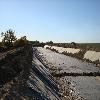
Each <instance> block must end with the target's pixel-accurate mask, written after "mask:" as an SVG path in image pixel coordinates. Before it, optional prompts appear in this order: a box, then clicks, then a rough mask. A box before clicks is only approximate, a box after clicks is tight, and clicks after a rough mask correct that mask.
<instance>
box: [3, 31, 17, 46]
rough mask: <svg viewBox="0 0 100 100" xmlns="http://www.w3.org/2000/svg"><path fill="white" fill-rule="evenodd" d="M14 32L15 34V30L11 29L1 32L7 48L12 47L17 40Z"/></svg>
mask: <svg viewBox="0 0 100 100" xmlns="http://www.w3.org/2000/svg"><path fill="white" fill-rule="evenodd" d="M14 34H15V32H14V31H12V30H11V29H9V30H8V31H6V32H2V33H1V37H3V39H2V43H3V45H4V46H6V47H7V48H9V47H12V46H13V42H14V41H16V40H17V38H16V36H15V35H14Z"/></svg>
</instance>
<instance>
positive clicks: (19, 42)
mask: <svg viewBox="0 0 100 100" xmlns="http://www.w3.org/2000/svg"><path fill="white" fill-rule="evenodd" d="M27 44H28V40H27V39H26V36H24V37H21V38H20V39H18V40H16V41H15V42H14V47H22V46H26V45H27Z"/></svg>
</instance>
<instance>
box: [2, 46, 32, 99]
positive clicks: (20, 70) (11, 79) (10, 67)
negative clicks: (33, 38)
mask: <svg viewBox="0 0 100 100" xmlns="http://www.w3.org/2000/svg"><path fill="white" fill-rule="evenodd" d="M32 53H33V52H32V47H31V45H27V46H26V47H21V48H17V49H14V50H10V51H7V52H5V53H2V54H0V100H1V99H3V100H8V99H7V98H10V99H9V100H17V99H14V98H17V97H19V93H20V92H18V91H20V90H21V89H22V90H23V89H24V88H25V82H26V80H27V79H28V75H29V70H30V67H31V66H32ZM16 96H17V97H16ZM20 98H21V97H20Z"/></svg>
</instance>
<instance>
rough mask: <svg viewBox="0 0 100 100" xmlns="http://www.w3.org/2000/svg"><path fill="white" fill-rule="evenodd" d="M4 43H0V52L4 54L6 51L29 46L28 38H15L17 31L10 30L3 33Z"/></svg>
mask: <svg viewBox="0 0 100 100" xmlns="http://www.w3.org/2000/svg"><path fill="white" fill-rule="evenodd" d="M1 37H2V38H3V39H2V42H0V52H4V51H6V50H10V49H13V48H16V47H22V46H26V45H27V44H28V40H27V39H26V36H23V37H21V38H20V39H17V38H16V36H15V31H13V30H11V29H9V30H8V31H6V32H2V33H1Z"/></svg>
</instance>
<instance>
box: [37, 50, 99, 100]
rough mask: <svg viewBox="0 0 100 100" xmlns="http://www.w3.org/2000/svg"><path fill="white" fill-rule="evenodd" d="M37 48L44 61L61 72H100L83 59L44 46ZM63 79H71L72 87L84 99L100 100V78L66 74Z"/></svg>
mask: <svg viewBox="0 0 100 100" xmlns="http://www.w3.org/2000/svg"><path fill="white" fill-rule="evenodd" d="M36 49H37V50H38V51H39V55H40V56H41V59H42V61H44V63H45V64H47V65H48V66H49V67H50V66H52V68H54V69H60V70H59V72H68V73H69V72H70V73H72V72H73V73H83V72H85V73H89V72H100V68H98V67H96V66H95V65H93V64H91V63H87V62H83V61H81V60H78V59H75V58H72V57H68V56H65V55H62V54H58V53H55V52H52V51H50V50H46V49H44V48H36ZM63 80H64V81H66V80H67V81H69V82H70V83H71V84H70V87H71V88H72V89H73V90H74V91H75V92H76V93H77V94H79V95H80V96H81V97H83V98H84V99H87V100H100V78H97V77H92V76H91V77H88V76H84V77H83V76H78V77H71V76H65V77H63ZM65 83H66V82H65ZM65 85H66V84H65Z"/></svg>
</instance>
